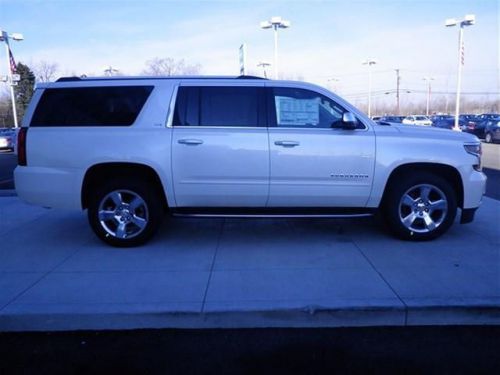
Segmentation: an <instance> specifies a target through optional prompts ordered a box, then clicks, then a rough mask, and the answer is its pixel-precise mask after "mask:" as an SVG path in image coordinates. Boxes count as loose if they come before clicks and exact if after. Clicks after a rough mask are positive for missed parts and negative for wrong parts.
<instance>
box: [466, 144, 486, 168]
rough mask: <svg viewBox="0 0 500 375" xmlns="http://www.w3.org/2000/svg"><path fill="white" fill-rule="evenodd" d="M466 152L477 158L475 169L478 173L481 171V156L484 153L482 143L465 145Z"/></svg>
mask: <svg viewBox="0 0 500 375" xmlns="http://www.w3.org/2000/svg"><path fill="white" fill-rule="evenodd" d="M464 148H465V151H466V152H467V153H469V154H471V155H474V156H476V157H477V164H474V165H473V167H474V169H475V170H476V171H481V155H482V153H483V151H482V148H481V143H464Z"/></svg>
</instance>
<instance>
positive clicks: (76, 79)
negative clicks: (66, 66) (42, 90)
mask: <svg viewBox="0 0 500 375" xmlns="http://www.w3.org/2000/svg"><path fill="white" fill-rule="evenodd" d="M81 80H82V79H81V78H80V77H61V78H59V79H57V80H56V82H74V81H81Z"/></svg>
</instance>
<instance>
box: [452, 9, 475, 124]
mask: <svg viewBox="0 0 500 375" xmlns="http://www.w3.org/2000/svg"><path fill="white" fill-rule="evenodd" d="M475 23H476V16H475V15H474V14H468V15H466V16H465V18H464V19H463V20H462V21H457V20H456V19H454V18H450V19H447V20H446V22H445V26H446V27H453V26H456V25H459V28H458V78H457V95H456V102H455V124H454V126H453V130H456V131H460V127H459V126H458V118H459V116H460V90H461V87H462V67H463V65H464V27H465V26H472V25H474V24H475Z"/></svg>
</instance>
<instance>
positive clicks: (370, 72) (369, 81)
mask: <svg viewBox="0 0 500 375" xmlns="http://www.w3.org/2000/svg"><path fill="white" fill-rule="evenodd" d="M376 63H377V60H375V59H367V60H366V61H363V65H368V117H371V114H372V68H371V67H372V65H375V64H376Z"/></svg>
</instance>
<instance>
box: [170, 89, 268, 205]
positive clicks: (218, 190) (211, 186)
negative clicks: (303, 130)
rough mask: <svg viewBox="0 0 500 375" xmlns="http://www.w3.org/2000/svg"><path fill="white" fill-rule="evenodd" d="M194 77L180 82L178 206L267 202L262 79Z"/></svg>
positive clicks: (175, 158)
mask: <svg viewBox="0 0 500 375" xmlns="http://www.w3.org/2000/svg"><path fill="white" fill-rule="evenodd" d="M233 81H234V80H232V81H230V82H229V80H227V81H223V82H219V81H215V82H207V81H206V80H205V81H203V80H199V81H196V80H190V81H185V82H184V83H182V84H181V85H180V86H179V88H178V94H177V99H176V105H175V111H174V118H173V138H172V142H173V143H172V173H173V182H174V190H175V200H176V204H177V206H178V207H197V208H200V207H264V206H265V205H266V202H267V198H268V193H269V140H268V133H267V129H266V112H265V95H264V85H263V84H260V83H250V82H249V83H245V82H237V83H236V82H233Z"/></svg>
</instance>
